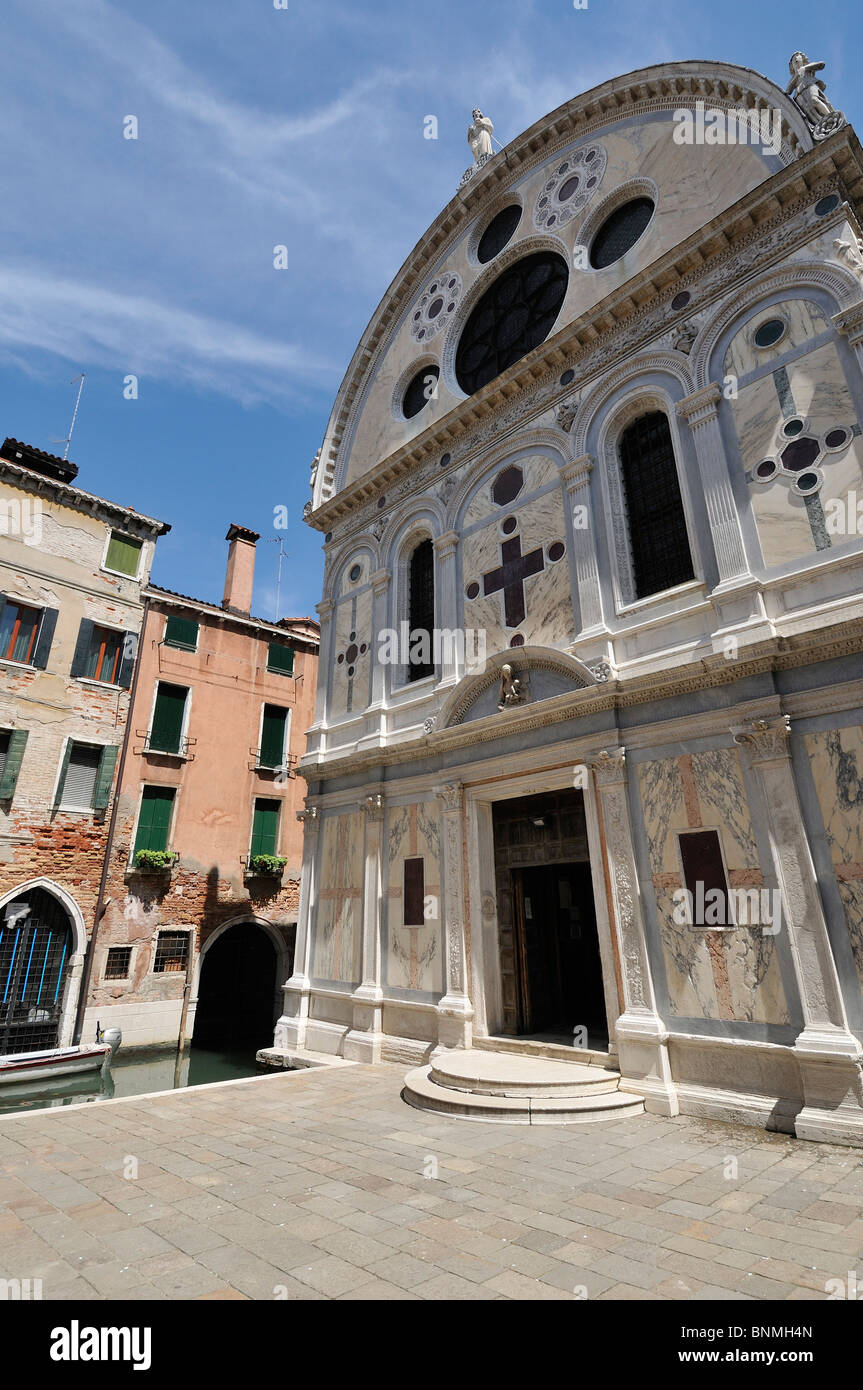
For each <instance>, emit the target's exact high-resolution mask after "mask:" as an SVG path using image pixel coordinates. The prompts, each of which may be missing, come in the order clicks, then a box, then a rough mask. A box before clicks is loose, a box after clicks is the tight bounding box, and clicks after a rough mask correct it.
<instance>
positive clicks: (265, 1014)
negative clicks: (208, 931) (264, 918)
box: [192, 922, 277, 1050]
mask: <svg viewBox="0 0 863 1390" xmlns="http://www.w3.org/2000/svg"><path fill="white" fill-rule="evenodd" d="M276 964H277V951H276V947H275V944H274V942H273V940H272V938H271V937H270V935H269V934H268V933H267V932H266V931H264V930H262V928H261V927H259V926H256V924H255V923H254V922H241V923H238V924H237V925H236V926H232V927H228V928H227V929H226V930H225V931H223V932H221V933H220V934H219V936H218V937H217V938H216V939H215V940H214V941H213V942H212V944H211V945H208V946H207V947H206V948H205V950H204V953H203V956H202V960H201V977H200V982H199V985H198V1002H197V1008H196V1011H195V1027H194V1032H193V1035H192V1042H193V1043H194V1044H195V1045H197V1046H199V1047H205V1048H218V1049H220V1050H225V1049H227V1050H234V1049H239V1048H249V1049H250V1050H257V1049H258V1048H259V1047H268V1046H269V1045H270V1043H271V1042H272V1037H273V1022H274V1015H275V999H276Z"/></svg>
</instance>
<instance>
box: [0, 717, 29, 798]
mask: <svg viewBox="0 0 863 1390" xmlns="http://www.w3.org/2000/svg"><path fill="white" fill-rule="evenodd" d="M28 734H29V730H28V729H13V730H12V732H11V733H10V735H9V747H8V749H7V751H6V763H5V765H4V768H3V776H2V777H0V801H2V800H3V799H4V798H6V797H12V796H14V795H15V786H16V784H17V781H18V773H19V772H20V771H21V759H22V758H23V757H24V749H25V748H26V747H27V738H28Z"/></svg>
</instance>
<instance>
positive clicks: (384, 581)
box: [369, 569, 393, 594]
mask: <svg viewBox="0 0 863 1390" xmlns="http://www.w3.org/2000/svg"><path fill="white" fill-rule="evenodd" d="M392 577H393V575H392V570H388V569H379V570H375V572H374V574H373V575H372V576H371V579H370V580H369V583H370V584H371V586H372V591H373V592H374V593H375V594H383V593H386V591H387V589H388V588H389V583H390V580H391V579H392Z"/></svg>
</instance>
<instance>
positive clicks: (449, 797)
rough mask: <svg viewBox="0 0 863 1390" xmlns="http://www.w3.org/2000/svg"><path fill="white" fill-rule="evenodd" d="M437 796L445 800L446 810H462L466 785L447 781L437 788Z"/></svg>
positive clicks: (440, 799) (444, 807) (442, 800)
mask: <svg viewBox="0 0 863 1390" xmlns="http://www.w3.org/2000/svg"><path fill="white" fill-rule="evenodd" d="M435 796H436V797H437V798H438V800H439V801H441V802H443V809H444V810H445V811H461V808H462V800H463V796H464V787H463V786H462V784H461V782H447V783H446V784H445V785H444V786H442V787H436V788H435Z"/></svg>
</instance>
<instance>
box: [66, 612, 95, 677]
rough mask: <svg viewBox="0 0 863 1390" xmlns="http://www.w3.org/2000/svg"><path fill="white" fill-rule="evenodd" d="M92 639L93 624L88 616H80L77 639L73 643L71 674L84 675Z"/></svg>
mask: <svg viewBox="0 0 863 1390" xmlns="http://www.w3.org/2000/svg"><path fill="white" fill-rule="evenodd" d="M92 641H93V624H92V623H91V622H90V619H89V618H82V619H81V626H80V627H79V628H78V640H77V642H76V643H75V655H74V656H73V657H72V670H71V672H70V674H71V675H73V676H86V674H87V666H88V662H89V657H90V646H91V644H92Z"/></svg>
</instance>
